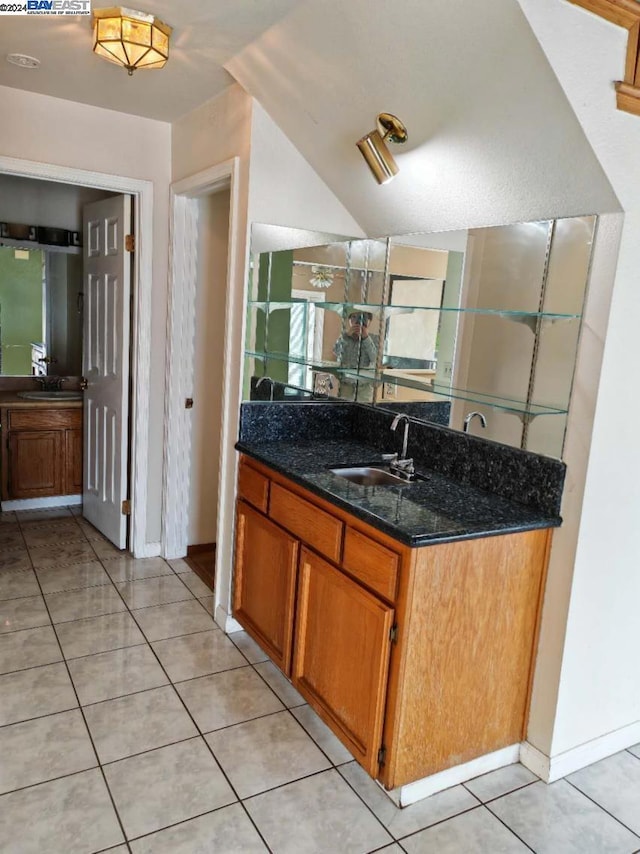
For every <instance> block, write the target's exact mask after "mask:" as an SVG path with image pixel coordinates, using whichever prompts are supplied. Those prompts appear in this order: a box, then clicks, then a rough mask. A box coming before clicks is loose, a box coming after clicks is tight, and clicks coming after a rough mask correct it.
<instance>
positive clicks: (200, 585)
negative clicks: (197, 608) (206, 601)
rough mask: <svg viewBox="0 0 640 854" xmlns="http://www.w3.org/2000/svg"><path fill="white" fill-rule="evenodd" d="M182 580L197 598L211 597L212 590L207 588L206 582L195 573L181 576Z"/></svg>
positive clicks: (186, 573)
mask: <svg viewBox="0 0 640 854" xmlns="http://www.w3.org/2000/svg"><path fill="white" fill-rule="evenodd" d="M180 579H181V581H183V582H184V583H185V584H186V585H187V587H188V588H189V590H190V591H191V592H192V593H193V595H194V596H196V597H197V598H203V597H206V596H211V589H210V588H209V587H207V585H206V584H205V583H204V581H203V580H202V579H201V578H199V577H198V576H197V575H196V574H195V572H185V573H184V574H181V575H180Z"/></svg>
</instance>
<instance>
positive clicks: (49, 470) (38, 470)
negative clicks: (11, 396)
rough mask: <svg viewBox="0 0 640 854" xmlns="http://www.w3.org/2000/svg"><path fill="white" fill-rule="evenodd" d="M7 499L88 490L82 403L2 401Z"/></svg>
mask: <svg viewBox="0 0 640 854" xmlns="http://www.w3.org/2000/svg"><path fill="white" fill-rule="evenodd" d="M1 411H2V434H3V437H4V441H3V442H2V500H4V501H6V500H10V499H19V498H44V497H47V496H54V495H77V494H79V493H81V492H82V409H81V408H67V409H45V408H36V407H33V408H17V409H11V408H10V407H2V410H1Z"/></svg>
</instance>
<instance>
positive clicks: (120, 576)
mask: <svg viewBox="0 0 640 854" xmlns="http://www.w3.org/2000/svg"><path fill="white" fill-rule="evenodd" d="M102 565H103V566H104V568H105V569H106V571H107V572H108V574H109V577H110V578H111V580H112V581H114V582H116V583H117V582H120V581H137V580H139V579H142V578H155V577H157V576H159V575H173V574H174V573H173V570H172V569H171V567H170V566H169V564H168V563H167V562H166V560H164V559H163V558H161V557H145V558H134V557H131V555H125V556H123V557H113V558H110V559H109V560H103V562H102Z"/></svg>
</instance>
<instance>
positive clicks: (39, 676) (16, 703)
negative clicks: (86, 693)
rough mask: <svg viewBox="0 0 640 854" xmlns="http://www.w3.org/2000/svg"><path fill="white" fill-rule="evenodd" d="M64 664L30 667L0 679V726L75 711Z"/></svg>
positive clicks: (74, 702)
mask: <svg viewBox="0 0 640 854" xmlns="http://www.w3.org/2000/svg"><path fill="white" fill-rule="evenodd" d="M77 705H78V701H77V700H76V694H75V691H74V690H73V685H72V684H71V680H70V679H69V674H68V673H67V668H66V667H65V665H64V664H62V663H60V664H49V665H46V666H45V667H31V668H29V670H19V671H18V672H16V673H8V674H6V675H4V676H0V726H5V725H6V724H14V723H18V722H19V721H25V720H28V719H29V718H37V717H40V716H41V715H51V714H54V713H55V712H63V711H66V710H67V709H73V708H75V707H77Z"/></svg>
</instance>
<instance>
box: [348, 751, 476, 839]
mask: <svg viewBox="0 0 640 854" xmlns="http://www.w3.org/2000/svg"><path fill="white" fill-rule="evenodd" d="M338 770H339V771H340V773H341V774H342V776H343V777H344V778H345V780H347V782H348V783H350V784H351V786H352V787H353V788H354V789H355V791H356V792H357V793H358V794H359V795H360V797H361V798H362V800H363V801H364V802H365V803H366V804H367V806H368V807H369V808H370V809H371V810H372V811H373V813H374V815H376V816H377V817H378V819H379V820H380V821H381V822H382V823H383V824H384V826H385V827H386V828H387V830H388V831H389V833H391V835H392V836H393V837H394V838H395V839H400V838H401V837H403V836H407V835H408V834H409V833H415V832H416V831H418V830H422V829H423V828H425V827H429V826H430V825H432V824H436V823H437V822H440V821H444V820H445V819H448V818H451V817H452V816H454V815H458V814H459V813H462V812H465V811H466V810H469V809H473V808H474V807H477V806H479V805H480V804H479V801H478V800H477V798H474V796H473V795H472V794H471V793H470V792H468V791H467V790H466V789H465V788H464V787H463V786H453V787H452V788H451V789H445V791H443V792H438V793H437V794H435V795H431V797H430V798H425V799H424V800H422V801H418V802H417V803H415V804H411V805H410V806H408V807H405V808H404V809H399V808H398V807H397V806H396V805H395V804H394V803H393V801H392V800H391V798H389V797H388V796H387V795H386V794H385V793H384V792H383V791H382V789H381V788H380V786H378V784H377V783H376V782H375V780H372V779H371V777H369V776H368V775H367V774H366V773H365V772H364V771H363V770H362V768H361V767H360V766H359V765H358V763H357V762H350V763H349V764H347V765H341V766H340V768H339V769H338Z"/></svg>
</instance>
